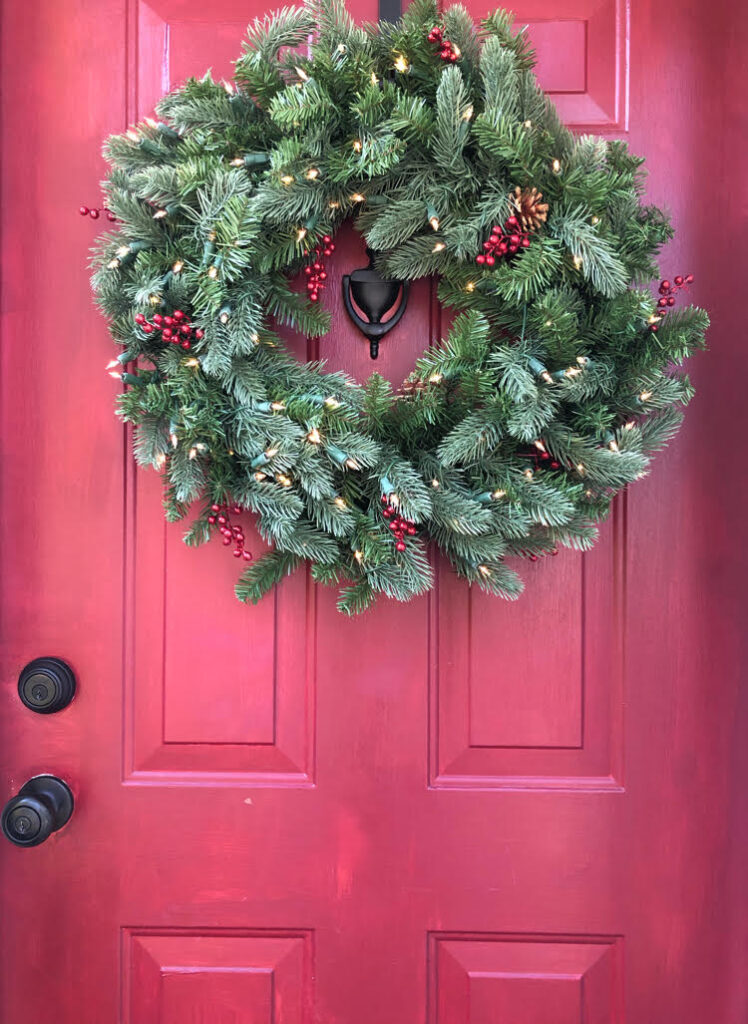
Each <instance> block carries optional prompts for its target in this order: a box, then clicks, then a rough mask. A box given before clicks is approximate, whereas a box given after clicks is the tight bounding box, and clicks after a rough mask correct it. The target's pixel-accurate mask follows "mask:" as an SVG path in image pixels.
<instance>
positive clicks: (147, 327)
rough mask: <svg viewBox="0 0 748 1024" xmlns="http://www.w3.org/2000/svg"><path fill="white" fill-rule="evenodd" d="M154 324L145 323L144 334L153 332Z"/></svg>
mask: <svg viewBox="0 0 748 1024" xmlns="http://www.w3.org/2000/svg"><path fill="white" fill-rule="evenodd" d="M153 331H154V327H153V324H143V334H153Z"/></svg>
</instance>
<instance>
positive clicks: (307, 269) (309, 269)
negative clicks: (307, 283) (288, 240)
mask: <svg viewBox="0 0 748 1024" xmlns="http://www.w3.org/2000/svg"><path fill="white" fill-rule="evenodd" d="M311 272H312V268H311V267H308V266H307V267H304V273H305V274H306V276H307V277H309V275H310V274H311Z"/></svg>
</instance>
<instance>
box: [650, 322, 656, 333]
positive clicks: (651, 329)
mask: <svg viewBox="0 0 748 1024" xmlns="http://www.w3.org/2000/svg"><path fill="white" fill-rule="evenodd" d="M649 329H650V331H651V332H652V334H657V324H652V325H651V327H650V328H649Z"/></svg>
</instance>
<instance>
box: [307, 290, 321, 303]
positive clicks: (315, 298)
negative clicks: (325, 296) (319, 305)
mask: <svg viewBox="0 0 748 1024" xmlns="http://www.w3.org/2000/svg"><path fill="white" fill-rule="evenodd" d="M309 301H310V302H319V295H318V294H317V293H316V292H312V294H311V295H310V296H309Z"/></svg>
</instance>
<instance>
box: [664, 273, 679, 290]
mask: <svg viewBox="0 0 748 1024" xmlns="http://www.w3.org/2000/svg"><path fill="white" fill-rule="evenodd" d="M675 280H676V281H677V280H678V278H677V277H676V279H675ZM660 291H661V292H669V291H670V282H669V281H660Z"/></svg>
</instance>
